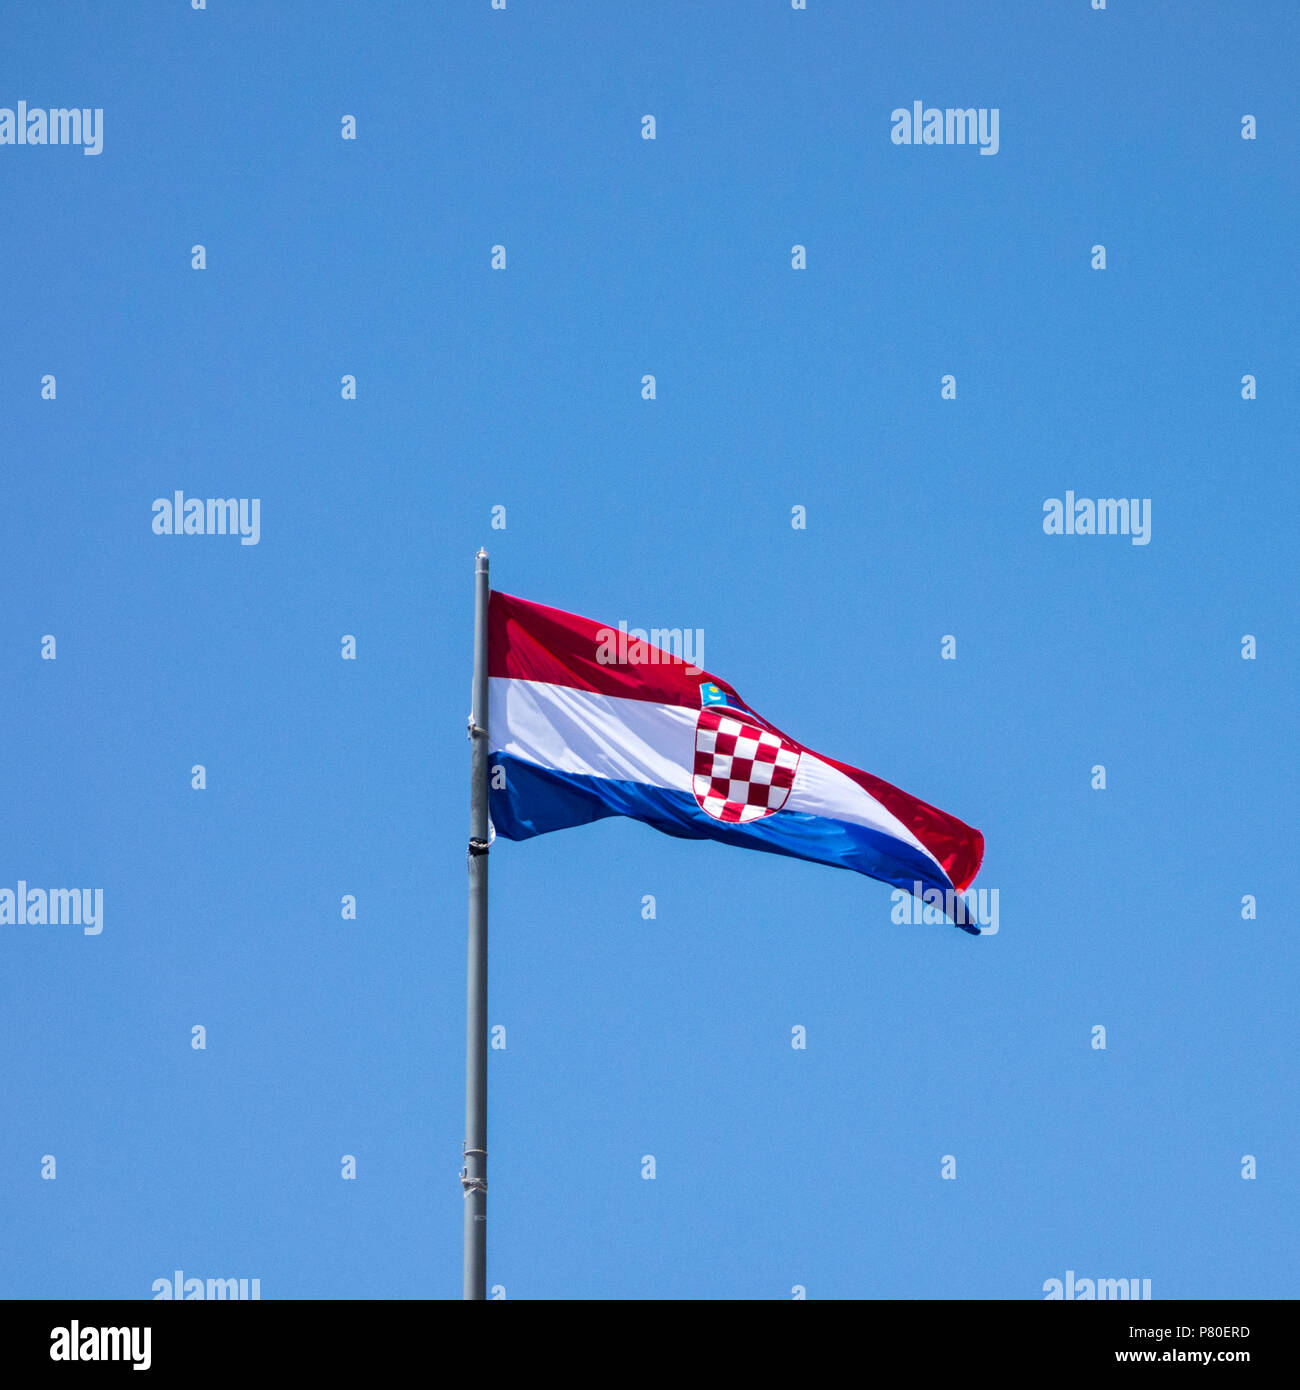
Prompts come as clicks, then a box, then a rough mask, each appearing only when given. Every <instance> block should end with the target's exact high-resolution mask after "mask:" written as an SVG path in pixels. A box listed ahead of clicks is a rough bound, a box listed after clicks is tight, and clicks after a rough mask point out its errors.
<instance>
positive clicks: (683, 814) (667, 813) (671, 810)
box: [489, 753, 952, 892]
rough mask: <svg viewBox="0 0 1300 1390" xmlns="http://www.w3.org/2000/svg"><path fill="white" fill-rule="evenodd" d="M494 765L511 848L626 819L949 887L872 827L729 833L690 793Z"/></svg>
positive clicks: (925, 862) (800, 826)
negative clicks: (500, 778)
mask: <svg viewBox="0 0 1300 1390" xmlns="http://www.w3.org/2000/svg"><path fill="white" fill-rule="evenodd" d="M491 763H492V766H493V768H494V769H495V768H497V767H500V768H502V769H503V770H504V771H505V786H504V787H501V788H496V789H494V790H493V791H492V793H491V797H490V801H489V808H490V810H491V814H492V824H493V826H494V827H495V829H496V832H497V834H498V835H504V836H505V837H506V839H508V840H530V839H532V837H533V836H534V835H545V834H547V833H548V832H549V831H552V830H566V829H568V828H569V827H570V826H574V825H588V824H590V822H592V821H595V820H601V819H602V818H603V817H605V816H631V817H632V818H633V819H634V820H639V821H644V822H645V823H646V824H647V825H652V826H654V828H655V829H656V830H662V831H664V833H665V834H668V835H678V836H681V837H683V838H685V839H691V840H721V841H722V843H723V844H727V845H740V846H741V847H742V848H744V849H762V850H767V851H768V852H769V853H770V854H788V855H790V856H791V857H792V858H795V859H811V860H812V861H813V862H814V863H817V864H833V865H835V866H836V867H837V868H841V869H853V870H855V871H856V872H857V873H860V874H866V875H867V876H868V877H870V878H875V879H879V880H880V881H881V882H882V883H888V884H892V885H893V886H894V887H895V888H905V889H907V890H908V891H911V888H912V885H913V884H914V883H921V884H924V885H925V887H927V888H937V889H939V890H940V891H941V892H942V891H946V890H948V889H950V888H951V887H952V884H951V883H950V882H949V880H948V878H947V876H946V875H945V874H944V873H943V871H942V870H941V869H940V868H939V867H938V866H937V865H936V864H935V863H934V861H933V860H932V859H931V858H930V857H929V856H928V855H926V854H923V853H922V852H921V851H920V850H918V849H915V848H914V847H913V846H911V845H909V844H908V843H907V842H906V841H904V840H897V839H895V838H894V836H892V835H887V834H885V833H884V832H883V831H880V830H873V829H871V827H870V826H866V825H854V824H852V823H851V822H849V821H840V820H830V819H828V818H827V817H824V816H811V815H808V814H807V812H803V811H777V812H776V814H775V815H771V816H766V817H764V818H763V819H762V820H757V821H750V822H749V824H747V825H727V824H724V822H722V821H719V820H715V819H714V818H713V817H712V816H710V815H707V814H706V813H705V812H704V811H703V810H702V809H701V808H700V805H699V803H698V802H697V801H696V800H695V798H694V797H693V796H692V795H691V794H690V793H689V792H675V791H669V790H667V789H666V788H664V787H652V786H648V785H646V784H645V783H644V782H616V781H613V780H612V779H610V778H606V777H582V776H579V775H577V774H575V773H568V772H555V771H553V770H552V769H550V768H544V767H538V766H537V764H536V763H530V762H525V761H524V760H523V759H520V758H514V757H511V756H510V755H508V754H504V753H493V754H492V755H491Z"/></svg>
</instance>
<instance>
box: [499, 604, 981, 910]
mask: <svg viewBox="0 0 1300 1390" xmlns="http://www.w3.org/2000/svg"><path fill="white" fill-rule="evenodd" d="M488 676H489V690H490V694H489V703H488V709H489V718H488V725H489V730H488V745H489V762H490V766H491V777H490V793H489V809H490V814H491V819H492V825H493V828H494V830H495V832H496V834H498V835H503V836H505V837H506V838H507V839H510V840H527V839H530V838H531V837H533V836H534V835H544V834H546V833H547V832H549V831H552V830H563V829H566V828H568V827H570V826H575V825H585V824H588V823H589V822H591V821H594V820H600V819H601V818H602V817H605V816H630V817H632V818H633V819H635V820H639V821H644V822H645V823H646V824H648V825H652V826H654V828H655V829H656V830H662V831H664V832H665V833H667V834H669V835H678V836H683V837H687V838H691V839H710V840H720V841H722V842H723V843H724V844H731V845H739V846H742V847H744V848H747V849H761V850H767V851H769V852H770V853H773V854H786V855H791V856H793V857H794V858H797V859H810V860H813V861H815V862H816V863H819V864H833V865H837V866H838V867H840V868H844V869H853V870H856V871H857V872H858V873H862V874H866V875H868V876H869V877H871V878H874V879H879V880H881V881H883V882H885V883H889V884H892V885H894V886H895V887H897V888H904V889H907V890H908V891H910V892H916V890H917V885H920V886H921V889H922V890H923V892H924V894H925V898H926V900H927V901H934V899H933V898H932V897H931V893H932V892H938V893H941V894H942V895H943V897H942V899H941V901H942V903H943V904H945V905H947V907H946V910H947V911H948V915H949V916H950V917H953V918H954V920H955V921H956V922H957V925H959V926H963V927H964V929H965V930H967V931H972V932H973V931H974V930H975V929H974V928H972V927H970V926H966V925H965V923H966V921H967V920H968V919H967V918H966V916H965V914H964V912H962V911H961V908H962V907H963V906H964V904H962V900H961V899H959V898H958V897H957V894H958V893H959V892H961V891H963V890H965V888H966V887H967V886H968V885H969V884H970V882H971V880H972V879H973V878H974V877H975V875H976V873H977V872H978V870H979V866H980V861H981V859H982V858H983V855H984V837H983V836H982V835H981V834H980V832H979V831H978V830H974V829H972V828H971V827H970V826H968V825H966V824H964V823H963V822H962V821H960V820H958V819H957V818H956V817H955V816H951V815H948V814H947V813H946V812H944V811H940V810H938V809H936V808H935V807H934V806H931V805H929V804H927V803H926V802H924V801H920V800H918V799H917V798H916V797H914V796H911V795H909V794H908V793H907V792H904V791H900V790H899V789H898V788H897V787H894V786H891V785H890V784H889V783H888V782H885V781H882V780H881V779H880V778H879V777H873V776H872V775H871V774H870V773H869V772H863V771H862V770H861V769H859V768H856V767H851V766H850V765H849V764H848V763H842V762H838V761H837V760H836V759H834V758H828V757H826V756H825V755H824V754H822V753H814V752H813V751H812V749H810V748H806V747H804V746H803V744H801V743H799V742H798V740H796V739H793V738H791V737H790V735H788V734H786V733H783V732H782V731H781V730H780V729H778V728H777V727H776V726H775V725H773V724H771V723H769V722H768V721H767V720H766V719H764V718H762V717H761V716H760V715H758V714H756V713H755V712H754V711H753V710H752V709H750V708H749V706H748V705H747V704H746V703H745V702H744V700H742V699H741V698H740V696H739V695H738V694H737V693H736V691H735V690H734V689H733V688H732V686H730V685H728V684H727V682H726V681H724V680H722V679H721V678H719V677H718V676H715V675H712V674H710V673H709V672H707V671H704V670H701V669H700V668H698V667H696V666H693V665H691V664H689V663H688V662H687V661H686V659H685V657H684V656H681V655H678V654H675V653H672V652H669V651H666V650H664V649H663V648H662V647H660V646H656V645H653V644H652V643H650V642H648V641H645V640H642V639H641V636H640V634H639V633H637V632H633V633H631V634H629V633H628V631H627V629H626V627H625V626H624V625H620V627H619V628H610V627H607V626H603V625H602V624H600V623H596V622H593V621H592V620H591V619H590V618H580V617H578V616H576V615H575V614H573V613H565V612H562V611H561V610H560V609H558V608H547V607H545V606H543V605H542V604H539V603H529V602H526V601H525V600H524V599H520V598H513V597H511V596H510V595H509V594H502V593H497V592H493V594H492V596H491V599H490V602H489V608H488ZM954 901H955V902H956V903H957V904H958V905H959V910H958V912H957V913H956V914H954V912H953V911H952V910H951V905H952V904H953V903H954Z"/></svg>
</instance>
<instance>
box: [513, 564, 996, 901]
mask: <svg viewBox="0 0 1300 1390" xmlns="http://www.w3.org/2000/svg"><path fill="white" fill-rule="evenodd" d="M628 642H629V653H628V654H629V655H631V654H632V651H633V650H636V651H637V655H651V654H652V655H653V660H651V661H641V662H638V664H635V665H632V664H618V661H617V658H618V656H619V652H618V628H617V627H611V626H609V625H607V624H603V623H597V622H593V621H592V619H590V618H580V617H578V615H577V614H576V613H566V612H564V611H563V610H562V609H559V608H547V607H546V606H545V604H541V603H529V602H528V601H527V600H526V599H521V598H514V597H512V596H511V595H510V594H503V593H499V592H497V591H495V590H494V591H493V593H492V599H491V603H490V604H489V608H488V672H489V674H490V675H493V676H513V677H514V678H515V679H517V680H527V681H545V682H547V683H548V684H551V685H567V686H572V687H573V688H574V689H577V690H593V691H595V692H596V693H597V694H601V695H614V696H618V697H620V698H622V699H625V700H651V701H653V702H654V703H656V704H661V705H685V706H686V707H687V708H688V709H699V708H700V685H701V684H702V683H703V682H704V681H711V682H712V683H713V684H714V685H716V686H718V687H719V688H720V689H721V690H724V691H726V693H727V694H728V695H730V696H731V697H732V699H734V700H735V701H736V702H737V703H738V704H739V705H740V706H741V708H743V709H745V710H749V706H748V705H746V704H745V702H744V700H742V699H741V698H740V696H739V695H737V694H736V691H735V689H734V688H733V687H732V686H730V685H728V684H727V682H726V681H724V680H722V679H720V678H719V677H718V676H715V675H713V674H711V673H710V672H708V671H699V672H696V671H688V669H687V663H686V662H685V661H683V660H682V659H681V658H680V657H677V656H673V655H672V654H671V653H669V652H665V651H663V650H662V649H661V648H659V647H651V646H650V644H649V643H646V644H645V652H641V651H639V650H637V649H636V648H635V645H634V643H633V642H632V639H630V638H629V639H628ZM602 654H603V655H604V656H605V657H606V658H607V659H606V660H601V655H602ZM611 657H612V658H613V660H612V661H611V660H610V659H609V658H611ZM749 712H750V713H751V714H752V713H754V711H752V710H750V711H749ZM756 718H758V719H759V721H760V722H761V723H764V724H767V726H768V727H769V728H770V729H772V730H773V732H774V733H777V734H780V735H781V737H782V738H784V739H786V740H787V741H788V742H790V743H792V744H793V745H794V746H795V747H796V748H801V749H802V748H803V744H801V743H800V742H799V740H798V739H795V738H791V737H790V735H789V734H786V733H783V732H782V731H781V730H780V729H778V728H776V726H775V725H774V724H771V723H770V722H769V721H768V720H765V719H763V718H762V717H761V716H756ZM807 751H808V752H810V753H811V752H813V750H812V749H808V750H807ZM813 756H814V757H818V758H821V759H822V761H823V762H827V763H829V764H830V765H831V766H832V767H837V768H839V770H840V771H841V772H842V773H844V775H845V776H846V777H850V778H852V779H853V781H855V782H856V783H857V784H858V785H859V786H860V787H861V788H862V789H863V790H864V791H865V792H866V793H867V794H868V795H869V796H873V797H875V799H876V800H877V801H878V802H880V804H881V805H882V806H884V807H885V809H886V810H887V811H889V812H890V814H891V815H894V816H896V817H897V818H898V819H899V820H900V821H901V822H902V823H903V824H904V825H905V826H907V828H908V829H909V830H910V831H911V832H912V834H913V835H915V836H916V838H917V839H918V840H920V842H921V843H922V844H923V845H924V846H925V847H926V849H928V850H929V851H930V853H931V854H933V855H934V857H935V858H936V859H937V860H938V861H939V863H940V864H941V865H942V866H943V870H944V872H945V873H946V874H947V875H948V877H949V878H950V879H951V880H952V884H953V886H954V887H955V888H956V889H958V890H959V891H961V890H964V889H965V888H966V887H967V886H968V885H969V884H970V882H971V880H972V879H973V878H974V877H975V875H976V874H977V873H978V872H979V867H980V862H981V861H982V860H983V858H984V836H983V835H981V834H980V832H979V831H978V830H975V829H973V828H972V827H971V826H969V825H967V824H966V823H965V822H964V821H959V820H958V819H957V817H956V816H950V815H948V813H947V812H946V811H940V810H939V809H938V807H936V806H931V805H930V804H929V803H928V802H925V801H921V800H919V799H918V798H917V797H915V796H912V795H910V794H909V793H907V792H905V791H902V790H900V789H899V788H898V787H895V786H891V785H890V783H888V782H885V781H882V780H881V779H880V778H879V777H873V776H872V775H871V774H870V773H869V772H863V771H862V769H861V768H857V767H850V766H849V764H848V763H842V762H839V761H838V760H837V759H835V758H828V757H826V755H825V754H824V753H813Z"/></svg>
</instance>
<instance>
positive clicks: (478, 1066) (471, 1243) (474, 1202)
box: [460, 550, 490, 1299]
mask: <svg viewBox="0 0 1300 1390" xmlns="http://www.w3.org/2000/svg"><path fill="white" fill-rule="evenodd" d="M489 592H490V590H489V588H488V556H487V551H486V550H480V551H479V553H478V555H477V556H476V557H475V565H474V694H473V712H472V713H471V714H470V717H469V736H470V739H471V742H472V748H473V752H472V757H471V762H470V794H469V968H468V971H467V975H466V1009H465V1145H464V1155H465V1166H464V1168H463V1169H462V1170H461V1175H460V1181H461V1186H462V1187H463V1188H464V1190H465V1291H464V1295H463V1296H464V1297H465V1298H470V1299H485V1298H487V978H488V974H487V971H488V955H487V948H488V594H489Z"/></svg>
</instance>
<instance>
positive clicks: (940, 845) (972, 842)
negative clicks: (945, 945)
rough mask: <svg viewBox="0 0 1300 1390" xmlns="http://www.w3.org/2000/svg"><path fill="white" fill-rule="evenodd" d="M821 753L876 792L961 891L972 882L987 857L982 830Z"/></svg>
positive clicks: (892, 813)
mask: <svg viewBox="0 0 1300 1390" xmlns="http://www.w3.org/2000/svg"><path fill="white" fill-rule="evenodd" d="M817 756H818V757H819V758H821V760H822V761H823V762H827V763H830V765H831V766H832V767H838V768H839V770H840V771H841V772H842V773H844V775H845V776H846V777H851V778H852V779H853V780H854V781H855V782H856V783H857V784H858V786H860V787H861V788H862V789H863V790H864V791H865V792H867V793H868V795H870V796H874V797H875V798H876V800H877V801H878V802H880V804H881V805H882V806H883V807H884V808H885V810H887V811H888V812H889V813H890V814H891V815H893V816H896V817H897V818H898V819H899V820H900V821H902V822H903V824H904V825H905V826H907V828H908V829H909V830H910V831H911V832H912V834H913V835H915V836H916V838H917V839H918V840H920V842H921V843H922V844H923V845H924V846H925V847H926V849H928V850H929V851H930V853H931V854H933V855H934V857H935V858H936V859H937V860H938V861H939V863H940V864H942V865H943V871H944V873H946V874H947V875H948V877H949V878H950V879H951V880H952V886H953V887H954V888H956V889H957V891H958V892H959V893H960V892H964V891H965V890H966V888H968V887H969V886H970V882H971V880H972V879H973V878H974V877H975V875H976V874H977V873H979V870H980V864H981V863H982V862H983V859H984V836H983V835H982V834H981V833H980V832H979V831H978V830H976V829H975V828H974V827H973V826H969V825H967V824H966V823H965V821H959V820H958V819H957V817H956V816H950V815H949V814H948V813H947V811H941V810H939V808H938V807H937V806H931V805H930V804H929V802H927V801H921V800H920V799H919V798H917V797H915V796H912V795H911V794H910V793H908V792H905V791H901V790H899V788H898V787H894V786H891V785H890V784H889V783H888V782H882V781H881V780H880V778H879V777H873V776H872V775H871V774H870V773H869V772H863V771H862V769H861V768H859V767H850V766H849V765H848V763H841V762H837V761H836V760H835V759H834V758H828V757H826V756H825V754H823V753H818V754H817Z"/></svg>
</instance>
